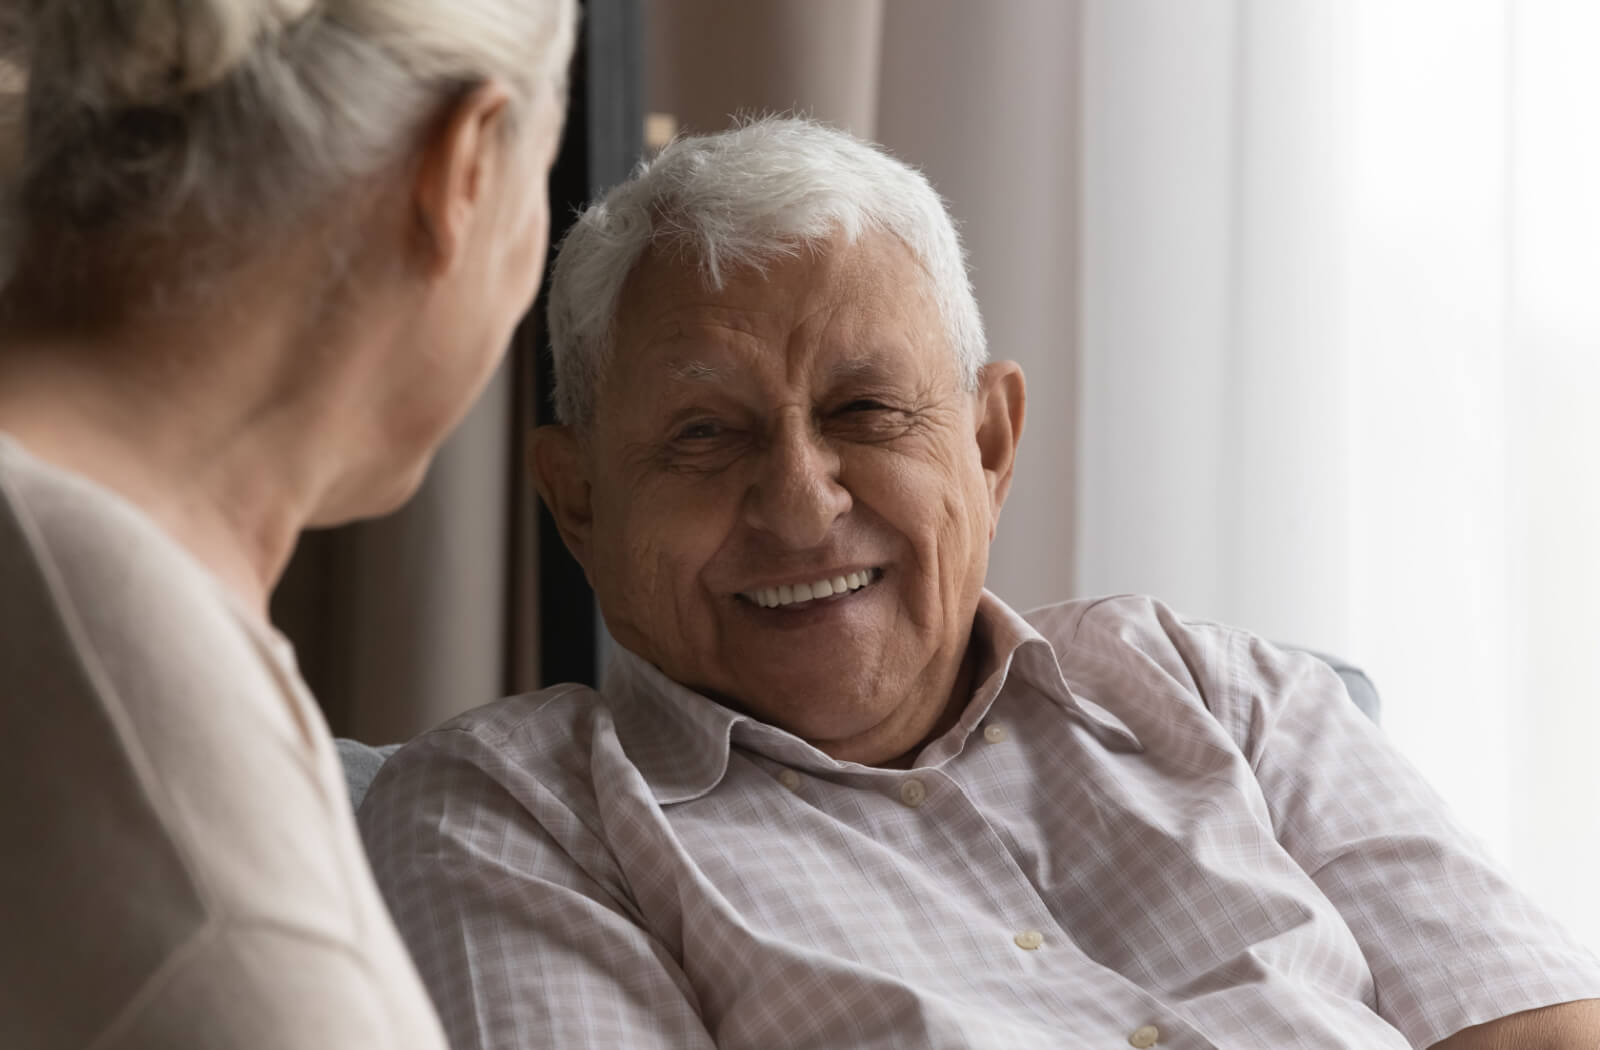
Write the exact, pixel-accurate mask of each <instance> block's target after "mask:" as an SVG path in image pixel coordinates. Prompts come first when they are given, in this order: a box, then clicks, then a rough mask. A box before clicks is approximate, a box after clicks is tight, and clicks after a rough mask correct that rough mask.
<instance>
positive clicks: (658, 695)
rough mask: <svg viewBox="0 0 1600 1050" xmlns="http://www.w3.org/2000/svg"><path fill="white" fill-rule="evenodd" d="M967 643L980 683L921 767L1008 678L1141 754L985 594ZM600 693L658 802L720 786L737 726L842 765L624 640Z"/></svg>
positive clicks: (1123, 728) (773, 752) (970, 722)
mask: <svg viewBox="0 0 1600 1050" xmlns="http://www.w3.org/2000/svg"><path fill="white" fill-rule="evenodd" d="M973 643H974V644H976V645H979V646H981V647H982V648H981V651H980V653H979V659H978V673H977V675H976V680H977V681H978V682H979V683H980V684H979V685H978V687H977V689H976V690H974V692H973V696H972V700H971V701H970V702H969V703H968V705H967V707H966V709H965V710H964V711H963V712H962V716H961V718H960V720H959V721H958V723H957V724H956V726H955V727H954V728H953V729H952V730H951V731H950V732H949V733H947V734H945V735H944V736H942V737H940V738H939V739H938V740H935V741H933V742H932V743H930V744H929V745H928V747H927V748H925V749H924V751H923V753H922V754H921V755H920V756H918V762H917V764H918V765H930V764H937V763H939V762H942V761H945V760H946V759H948V758H951V757H953V756H954V755H956V754H959V753H960V752H961V750H962V748H963V746H964V745H965V743H966V739H967V737H968V736H970V735H971V733H972V731H973V729H974V728H975V727H976V726H977V725H978V723H979V722H980V721H982V719H983V717H984V715H985V714H986V713H987V712H988V711H989V709H990V708H991V707H992V706H993V705H994V702H995V700H996V699H997V698H998V697H999V695H1000V692H1001V690H1002V689H1004V688H1005V687H1006V685H1007V684H1008V683H1012V682H1020V683H1023V684H1026V685H1028V686H1032V687H1033V688H1034V689H1036V690H1037V691H1038V692H1040V693H1042V694H1044V695H1045V696H1046V697H1047V698H1049V699H1050V700H1051V701H1052V702H1054V703H1056V704H1057V705H1058V706H1060V707H1061V708H1062V709H1063V711H1064V712H1066V714H1067V715H1068V716H1069V717H1072V718H1075V719H1077V720H1078V721H1079V722H1081V723H1082V724H1083V725H1084V727H1085V728H1086V729H1088V730H1089V731H1090V732H1091V733H1093V734H1094V735H1095V736H1096V737H1097V738H1099V739H1100V740H1101V742H1102V743H1104V744H1106V745H1107V746H1109V747H1112V748H1114V749H1116V750H1132V751H1139V750H1143V748H1142V746H1141V745H1140V743H1139V740H1138V738H1137V737H1136V736H1135V735H1134V734H1133V731H1132V730H1131V729H1129V728H1128V726H1127V725H1126V724H1124V723H1123V722H1122V721H1121V720H1120V719H1118V718H1117V717H1116V716H1115V715H1113V714H1111V712H1109V711H1107V710H1106V709H1105V708H1103V707H1101V706H1100V705H1099V704H1096V703H1095V702H1093V701H1092V700H1088V699H1086V698H1082V697H1079V696H1077V695H1075V694H1074V693H1073V692H1072V690H1071V689H1070V688H1069V687H1068V686H1067V682H1066V679H1065V678H1064V677H1063V676H1062V674H1061V665H1060V662H1059V660H1058V658H1057V654H1056V652H1055V649H1054V648H1053V647H1052V646H1051V644H1050V642H1049V641H1048V640H1047V639H1046V638H1045V637H1044V635H1042V634H1040V633H1039V632H1038V631H1037V630H1036V629H1035V628H1034V627H1033V625H1032V624H1030V623H1028V621H1026V620H1024V619H1023V618H1022V617H1021V616H1020V615H1018V614H1017V613H1016V612H1015V611H1013V610H1012V609H1011V608H1010V607H1009V606H1008V605H1006V604H1005V603H1004V602H1002V601H1001V600H1000V599H999V598H997V597H995V596H994V595H993V594H991V593H990V592H989V591H987V590H986V591H984V592H983V595H982V597H981V598H980V599H979V602H978V612H977V616H976V619H975V622H974V626H973ZM601 691H602V692H603V693H604V694H605V696H606V697H607V699H608V700H610V701H611V708H612V712H613V716H614V717H615V719H616V725H617V734H618V736H619V737H620V739H621V741H622V746H623V749H624V750H625V751H626V752H627V754H628V757H629V759H631V760H632V762H633V764H634V765H635V766H636V767H637V768H638V770H639V772H640V773H641V774H642V775H643V776H644V779H645V782H646V783H647V784H649V785H650V789H651V792H652V793H653V794H654V795H655V799H656V801H657V802H658V803H660V804H661V805H671V804H674V803H679V802H689V801H692V800H693V799H696V798H699V797H701V796H702V795H705V794H706V793H708V792H709V791H711V789H712V788H714V787H716V786H717V784H719V783H721V781H722V778H723V776H724V775H726V773H727V770H728V755H729V751H730V749H731V747H732V743H733V738H734V735H735V732H736V731H737V733H738V737H739V744H740V746H741V747H745V748H748V749H749V750H752V751H755V752H757V753H758V754H762V755H764V756H766V757H768V758H772V759H775V760H777V761H781V762H783V763H784V764H785V765H793V766H816V767H819V768H821V767H827V768H843V767H844V766H846V765H848V763H840V762H836V761H834V760H833V759H831V758H829V757H828V756H827V755H825V754H823V753H822V752H821V751H819V750H817V749H816V748H814V747H812V746H811V745H810V744H808V743H806V742H805V741H803V740H801V739H800V738H799V737H796V736H794V735H793V734H791V733H788V732H786V731H784V730H782V729H779V728H777V727H776V726H771V725H767V724H765V723H763V722H761V721H759V720H758V719H754V718H751V717H750V716H748V715H745V714H741V713H739V712H737V711H734V710H732V709H731V708H729V707H726V706H724V705H723V704H720V703H718V702H716V701H715V700H712V699H710V698H708V697H706V696H703V695H701V694H700V693H697V692H695V691H694V690H692V689H688V688H686V687H684V686H682V685H679V684H678V683H677V682H674V681H673V680H672V679H670V678H668V677H667V676H666V675H665V674H663V673H662V672H661V671H660V669H659V668H657V667H655V666H654V665H652V664H650V663H649V662H648V661H646V660H644V659H643V658H641V657H639V656H638V655H636V654H635V653H632V652H630V651H628V650H627V649H624V648H623V647H621V646H617V647H616V651H615V654H614V655H613V657H612V659H611V663H610V666H609V667H608V668H607V670H606V675H605V681H604V682H603V684H602V686H601Z"/></svg>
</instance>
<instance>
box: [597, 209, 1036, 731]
mask: <svg viewBox="0 0 1600 1050" xmlns="http://www.w3.org/2000/svg"><path fill="white" fill-rule="evenodd" d="M927 285H928V281H927V278H926V275H925V273H924V271H923V270H922V269H921V268H920V266H919V265H918V263H917V262H916V260H915V258H914V256H913V255H912V254H911V252H910V251H909V250H908V249H907V248H906V247H905V246H904V244H903V243H902V242H901V241H900V240H898V239H897V238H894V237H891V236H888V235H872V236H864V237H863V238H862V239H861V240H859V241H858V242H857V243H856V244H854V245H846V244H845V243H844V242H843V240H842V239H837V240H835V241H833V242H830V243H829V244H826V245H823V246H821V247H820V248H819V249H817V250H815V251H811V250H802V251H801V253H800V254H799V256H798V257H797V258H794V259H792V260H788V261H784V262H780V263H777V264H774V265H772V266H770V267H769V268H768V271H767V273H766V274H765V275H763V274H760V273H756V272H753V271H745V272H740V273H738V274H735V275H733V276H732V277H731V278H730V279H729V280H728V281H727V283H726V286H725V288H724V289H723V290H722V291H721V292H709V291H707V290H706V289H705V287H704V285H703V282H702V280H701V278H700V277H699V275H698V273H697V272H696V270H695V269H694V267H693V265H692V264H689V263H684V262H682V261H677V260H673V259H670V258H668V259H662V258H658V257H654V256H651V257H647V258H646V259H645V260H644V261H643V262H642V263H641V264H640V266H639V268H638V269H637V270H636V271H635V273H634V274H633V275H632V276H631V277H630V279H629V281H628V284H627V286H626V287H625V289H624V292H623V298H622V303H621V308H620V310H619V319H618V326H617V332H616V336H617V342H616V356H615V359H614V361H613V363H612V366H611V368H610V372H609V375H608V376H607V377H606V380H605V382H604V384H603V386H602V389H601V390H600V392H599V397H598V400H597V407H596V412H595V422H594V424H593V425H592V427H591V428H590V431H589V434H588V437H587V439H586V440H585V441H582V442H580V443H578V445H579V447H580V448H581V451H580V452H578V453H577V457H578V459H579V461H581V462H583V463H584V466H583V468H582V473H583V474H584V475H585V476H586V478H587V482H588V486H589V487H588V508H587V513H588V522H587V523H586V524H585V525H584V526H583V527H582V531H583V532H584V533H585V535H583V536H582V537H581V538H579V540H578V542H577V543H576V544H575V547H576V548H578V554H579V557H580V558H581V560H583V561H584V563H585V567H586V569H587V570H588V573H589V577H590V580H591V582H592V583H593V584H594V586H595V589H596V593H597V595H598V598H599V602H600V607H601V610H602V611H603V612H604V614H605V617H606V623H607V626H608V627H609V628H610V630H611V632H612V634H613V635H614V636H615V637H616V639H617V640H618V641H619V642H620V643H622V644H623V645H624V646H626V647H627V648H629V649H631V650H633V651H634V652H636V653H638V654H639V655H640V656H642V657H644V658H645V659H647V660H649V661H650V662H651V663H653V664H655V665H656V666H658V667H659V668H660V669H661V670H662V671H663V672H664V673H665V674H666V675H668V676H669V677H670V678H672V679H674V680H675V681H678V682H680V683H683V684H685V685H687V686H690V687H691V688H693V689H696V690H698V691H700V692H703V693H705V694H707V695H711V696H715V697H718V698H721V699H723V700H725V701H727V702H729V703H730V704H732V705H733V706H736V707H739V708H741V709H743V710H745V711H747V712H749V713H751V714H753V715H755V716H756V717H758V718H761V719H762V720H764V721H768V722H771V723H774V724H776V725H779V726H782V727H783V728H785V729H788V730H789V731H791V732H793V733H795V734H797V735H799V736H801V737H803V738H805V739H807V740H809V741H811V742H812V743H814V744H816V745H817V746H818V747H820V748H822V749H823V750H825V751H827V752H829V753H830V754H833V755H835V756H836V757H839V758H848V759H853V760H857V761H864V762H881V761H887V760H889V759H891V758H893V757H895V756H897V755H899V754H901V753H902V752H904V751H906V750H908V749H909V748H911V747H912V746H914V745H915V744H916V743H917V742H918V741H920V740H921V739H922V738H923V736H925V735H926V734H927V733H928V732H929V731H930V730H931V729H932V728H933V726H934V725H935V724H936V723H937V722H938V720H939V718H940V716H941V715H942V714H943V713H944V711H945V709H946V708H947V707H948V706H949V705H950V703H951V701H952V695H951V690H952V688H953V687H954V685H955V680H956V677H957V673H958V671H959V669H960V667H961V663H962V660H963V657H964V655H965V652H966V648H967V642H968V637H969V635H970V633H971V628H972V622H973V616H974V613H975V610H976V607H977V602H978V598H979V594H980V592H981V590H982V586H983V580H984V573H985V570H986V567H987V564H988V545H989V541H990V539H991V538H992V536H993V530H994V525H995V522H996V520H997V517H998V514H999V508H1000V502H1001V501H1002V500H1003V498H1004V493H1005V487H1006V484H1007V483H1008V481H1009V476H1010V465H1011V450H1012V449H1013V448H1014V444H1015V431H1016V430H1017V429H1020V424H1021V376H1020V373H1018V372H1017V370H1016V368H1015V366H1014V365H1003V366H990V368H989V369H986V370H985V373H984V378H983V380H982V382H981V383H980V391H979V393H978V394H977V395H974V394H972V393H970V392H968V391H965V390H963V389H962V386H961V382H960V375H959V372H958V369H957V367H956V363H955V358H954V355H953V353H952V351H951V349H950V346H949V344H948V341H947V339H946V337H945V335H944V328H943V326H942V324H941V322H940V317H939V312H938V309H937V307H936V306H935V304H934V302H933V299H932V297H931V296H930V295H929V294H928V290H927ZM1002 377H1009V378H1002ZM1013 380H1014V383H1013V382H1012V381H1013ZM996 384H999V385H1000V386H1003V387H1005V388H1006V389H1007V391H1010V392H1012V393H1014V396H1015V402H1016V404H1015V411H1014V414H1011V413H1009V410H1004V406H1002V409H1003V410H1002V411H1000V412H999V413H998V414H997V412H996V410H995V407H994V406H993V405H992V404H990V401H991V395H992V394H993V390H992V389H991V388H993V387H994V386H995V385H996ZM986 405H987V406H988V407H987V408H986ZM1002 417H1003V418H1004V423H1003V424H1002V429H1004V428H1005V425H1009V426H1010V428H1011V430H1012V433H1011V434H1010V436H1009V437H1008V438H1006V439H1005V440H1004V441H1003V442H1002V444H1004V446H1005V447H1004V450H1003V455H1002V456H1001V457H999V458H1000V459H1003V462H996V463H986V462H985V461H986V459H995V457H994V456H993V455H990V454H988V453H986V452H985V451H984V448H985V447H986V439H985V438H984V434H983V430H984V424H985V420H986V419H987V420H988V421H989V422H990V423H991V424H993V423H995V421H996V420H997V419H1001V418H1002ZM991 438H992V435H991ZM992 443H993V442H992V440H988V441H987V444H992ZM572 538H573V537H572V535H571V534H569V539H572ZM830 591H831V592H832V593H828V592H830ZM807 592H810V593H811V594H812V597H810V598H809V600H808V599H807V598H805V595H806V594H807ZM819 595H820V596H819ZM958 702H959V701H958Z"/></svg>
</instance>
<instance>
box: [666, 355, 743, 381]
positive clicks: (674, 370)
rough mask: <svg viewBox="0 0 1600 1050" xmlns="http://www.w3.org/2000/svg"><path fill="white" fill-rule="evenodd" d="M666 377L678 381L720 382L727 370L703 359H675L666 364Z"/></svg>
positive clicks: (726, 374) (725, 377) (724, 378)
mask: <svg viewBox="0 0 1600 1050" xmlns="http://www.w3.org/2000/svg"><path fill="white" fill-rule="evenodd" d="M667 378H668V379H671V380H673V381H675V382H679V383H722V382H725V381H726V380H727V378H728V370H727V369H725V368H719V367H717V366H716V365H708V364H706V363H705V362H704V361H692V360H677V361H671V362H669V363H668V364H667Z"/></svg>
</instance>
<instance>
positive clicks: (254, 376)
mask: <svg viewBox="0 0 1600 1050" xmlns="http://www.w3.org/2000/svg"><path fill="white" fill-rule="evenodd" d="M285 334H286V333H285V332H284V331H283V330H282V329H276V330H275V326H273V325H272V324H271V323H270V322H268V323H265V324H261V323H257V324H252V325H249V326H238V327H237V328H236V329H235V330H234V331H232V332H229V333H228V334H227V335H226V336H225V337H222V336H221V333H220V332H219V331H217V330H216V329H210V330H209V334H208V329H207V327H206V326H204V325H200V326H196V325H193V324H189V325H186V326H184V327H183V328H182V329H181V330H179V329H178V327H177V326H173V327H172V328H171V329H169V330H167V331H161V330H159V328H156V327H152V328H147V329H145V330H142V331H128V332H125V333H120V334H119V336H118V338H116V339H115V340H114V341H112V340H102V341H97V342H94V343H90V342H87V341H64V340H48V341H46V340H34V341H27V340H23V341H12V340H8V341H7V345H6V347H5V349H4V351H3V352H0V429H3V430H6V431H7V432H9V433H11V434H12V435H13V436H14V437H15V438H16V439H17V440H18V441H20V442H21V443H22V444H23V445H25V446H26V447H27V448H28V450H29V451H30V452H31V453H32V454H34V455H36V456H38V457H39V458H41V459H43V460H46V461H47V462H50V463H52V464H54V465H56V466H59V467H61V468H63V469H66V470H70V471H72V472H74V473H77V474H80V475H82V476H84V477H87V478H89V479H90V480H92V481H95V482H97V483H99V484H101V485H103V486H105V487H106V488H109V489H111V490H112V491H114V492H116V493H118V494H119V495H121V496H122V497H123V498H125V499H127V500H128V501H129V502H131V503H132V504H134V505H135V506H137V507H138V508H140V509H141V510H143V511H144V512H145V513H146V514H148V515H149V516H150V517H151V518H152V519H153V520H155V522H156V523H157V524H158V525H160V526H161V527H162V528H163V529H164V530H165V531H166V532H167V533H168V534H169V535H171V536H172V537H173V538H174V539H175V540H176V541H177V542H178V543H179V544H181V545H182V546H183V547H185V548H186V549H187V550H188V551H189V552H190V553H191V554H193V555H194V556H195V557H196V558H197V559H198V560H199V561H200V562H201V563H202V564H203V565H205V566H206V567H207V568H208V569H209V570H210V571H211V572H212V573H213V574H214V575H215V576H216V577H217V578H218V579H219V580H220V581H221V582H222V584H223V585H224V586H225V587H227V588H228V589H229V590H230V591H231V592H232V593H233V594H234V595H235V596H236V597H237V598H238V599H239V600H240V601H241V602H243V603H244V604H245V606H246V607H247V608H249V609H251V610H254V611H256V612H259V613H260V614H261V615H262V616H263V617H265V615H266V610H267V599H268V596H269V595H270V593H271V591H272V588H273V586H274V585H275V583H276V582H277V579H278V577H279V576H280V575H281V574H282V572H283V568H284V566H285V565H286V564H287V562H288V559H289V556H290V554H291V553H292V552H293V550H294V545H295V542H296V539H297V538H298V536H299V533H300V531H301V529H303V528H304V527H305V526H306V525H307V523H308V522H309V521H310V520H311V518H312V516H313V515H314V514H315V512H316V509H317V506H318V504H319V502H320V500H321V496H322V493H323V492H324V491H325V490H326V488H327V486H329V485H331V484H332V483H333V481H334V479H333V478H332V477H329V476H326V475H325V474H324V473H323V472H324V471H326V470H327V465H326V464H328V459H327V458H326V457H321V456H318V455H317V451H318V449H317V442H318V440H319V438H320V437H321V434H320V431H321V429H322V426H321V421H319V420H317V419H316V418H315V413H314V412H312V411H310V410H309V409H307V408H305V407H304V406H303V405H302V404H299V403H297V402H296V400H295V399H294V398H285V397H284V396H282V392H281V391H279V390H278V389H276V387H275V384H274V383H273V382H272V380H271V375H270V373H271V370H272V369H273V368H274V367H281V363H287V362H288V360H289V355H290V354H291V353H292V348H290V347H287V346H285V345H284V343H283V337H284V336H285ZM275 362H276V363H280V364H279V365H277V366H275V364H274V363H275ZM305 400H306V399H305V398H301V399H299V401H300V402H304V401H305Z"/></svg>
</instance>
